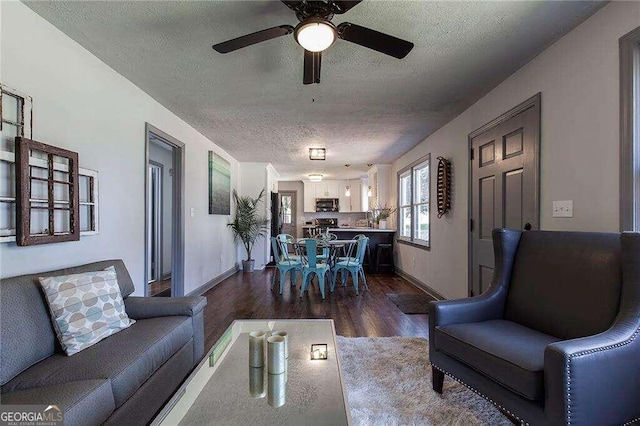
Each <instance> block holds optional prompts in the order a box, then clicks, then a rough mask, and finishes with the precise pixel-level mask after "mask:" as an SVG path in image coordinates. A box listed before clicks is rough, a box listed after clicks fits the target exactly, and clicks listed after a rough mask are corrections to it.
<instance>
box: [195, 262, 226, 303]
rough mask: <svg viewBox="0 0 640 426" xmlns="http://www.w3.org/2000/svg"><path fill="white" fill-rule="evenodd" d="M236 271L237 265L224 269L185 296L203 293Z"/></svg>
mask: <svg viewBox="0 0 640 426" xmlns="http://www.w3.org/2000/svg"><path fill="white" fill-rule="evenodd" d="M236 272H238V265H235V266H234V267H233V268H231V269H229V270H228V271H225V272H223V273H222V274H220V275H218V276H217V277H215V278H213V279H211V280H209V281H208V282H206V283H204V284H202V285H201V286H200V287H198V288H196V289H195V290H193V291H191V292H189V293H188V294H187V296H202V295H203V294H204V293H206V292H207V291H209V290H211V289H212V288H214V287H215V286H217V285H218V284H220V283H221V282H222V281H224V280H226V279H227V278H229V277H230V276H231V275H233V274H235V273H236Z"/></svg>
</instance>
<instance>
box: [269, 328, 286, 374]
mask: <svg viewBox="0 0 640 426" xmlns="http://www.w3.org/2000/svg"><path fill="white" fill-rule="evenodd" d="M284 348H285V340H284V337H282V336H271V337H269V338H268V339H267V370H268V372H269V374H282V373H284V370H285V363H286V362H287V359H286V358H285V355H284Z"/></svg>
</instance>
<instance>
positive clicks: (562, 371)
mask: <svg viewBox="0 0 640 426" xmlns="http://www.w3.org/2000/svg"><path fill="white" fill-rule="evenodd" d="M621 317H623V318H621ZM618 318H619V319H618V320H617V321H616V323H615V324H614V326H613V327H611V328H610V329H609V330H607V331H605V332H604V333H600V334H596V335H594V336H589V337H582V338H578V339H572V340H565V341H562V342H557V343H553V344H551V345H549V346H547V348H546V349H545V353H544V384H545V414H546V415H547V417H548V418H549V419H550V420H553V421H555V422H558V423H563V424H627V422H631V421H632V420H636V421H637V420H640V405H639V404H638V401H640V382H639V381H638V375H640V337H639V333H640V328H639V327H640V318H639V317H638V315H637V314H636V316H635V317H634V316H630V315H626V316H625V315H620V316H619V317H618ZM554 424H555V423H554Z"/></svg>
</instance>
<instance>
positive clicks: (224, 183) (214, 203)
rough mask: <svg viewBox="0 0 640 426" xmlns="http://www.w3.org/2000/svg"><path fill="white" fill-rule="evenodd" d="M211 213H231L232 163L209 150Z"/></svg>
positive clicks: (226, 214)
mask: <svg viewBox="0 0 640 426" xmlns="http://www.w3.org/2000/svg"><path fill="white" fill-rule="evenodd" d="M209 214H219V215H225V216H229V215H230V214H231V163H229V162H228V161H227V160H225V159H224V158H222V157H221V156H219V155H218V154H216V153H215V152H213V151H209Z"/></svg>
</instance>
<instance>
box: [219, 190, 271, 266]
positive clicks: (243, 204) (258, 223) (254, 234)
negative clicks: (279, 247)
mask: <svg viewBox="0 0 640 426" xmlns="http://www.w3.org/2000/svg"><path fill="white" fill-rule="evenodd" d="M263 197H264V189H263V190H262V191H260V194H259V195H258V198H251V197H249V196H242V197H241V196H239V195H238V193H237V191H236V190H235V189H234V190H233V199H234V201H235V203H236V214H235V217H234V218H233V221H232V222H229V223H228V224H227V226H228V227H229V228H230V229H231V232H232V233H233V239H234V240H235V241H242V245H244V248H245V250H246V251H247V260H243V261H242V270H243V271H244V272H253V268H254V260H253V258H252V257H251V252H252V251H253V246H254V245H255V243H256V241H257V240H258V238H260V237H265V236H266V235H267V229H268V225H269V219H267V218H266V217H263V216H260V215H259V214H258V203H259V202H260V201H262V198H263Z"/></svg>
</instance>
